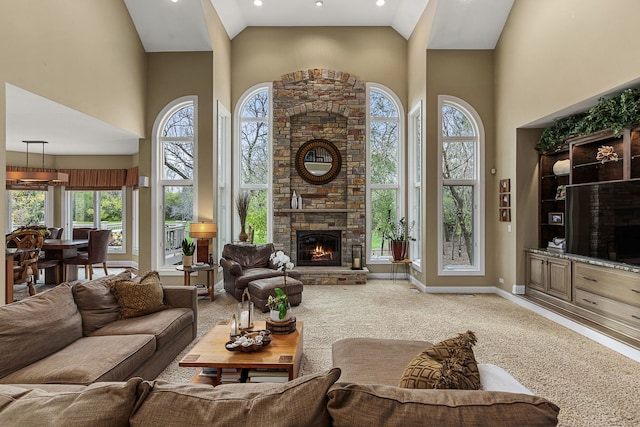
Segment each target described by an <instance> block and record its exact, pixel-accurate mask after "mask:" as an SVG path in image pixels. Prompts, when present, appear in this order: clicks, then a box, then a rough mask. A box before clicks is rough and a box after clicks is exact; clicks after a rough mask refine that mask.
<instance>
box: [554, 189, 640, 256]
mask: <svg viewBox="0 0 640 427" xmlns="http://www.w3.org/2000/svg"><path fill="white" fill-rule="evenodd" d="M566 201H567V203H566V209H567V212H566V216H567V220H566V221H565V227H566V230H565V231H566V236H567V252H568V253H571V254H576V255H584V256H588V257H591V258H599V259H605V260H611V261H617V262H623V263H626V264H633V265H640V181H624V182H608V183H599V184H588V185H577V186H568V187H567V195H566Z"/></svg>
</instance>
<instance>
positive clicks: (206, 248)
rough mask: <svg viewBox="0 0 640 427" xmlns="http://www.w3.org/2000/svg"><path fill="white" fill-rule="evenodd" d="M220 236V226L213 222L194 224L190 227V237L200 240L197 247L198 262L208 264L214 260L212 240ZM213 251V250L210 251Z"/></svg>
mask: <svg viewBox="0 0 640 427" xmlns="http://www.w3.org/2000/svg"><path fill="white" fill-rule="evenodd" d="M217 234H218V225H217V224H215V223H213V222H192V223H191V226H190V227H189V237H191V238H192V239H198V241H197V243H196V246H197V250H196V261H197V262H205V263H208V262H210V261H212V259H209V258H210V257H209V255H211V258H213V250H212V247H213V245H212V239H213V238H214V237H216V236H217ZM210 249H211V250H210Z"/></svg>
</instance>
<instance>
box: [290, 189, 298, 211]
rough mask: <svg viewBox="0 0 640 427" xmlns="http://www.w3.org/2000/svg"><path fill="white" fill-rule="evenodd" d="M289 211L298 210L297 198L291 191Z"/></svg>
mask: <svg viewBox="0 0 640 427" xmlns="http://www.w3.org/2000/svg"><path fill="white" fill-rule="evenodd" d="M291 209H298V196H296V190H293V195H292V196H291Z"/></svg>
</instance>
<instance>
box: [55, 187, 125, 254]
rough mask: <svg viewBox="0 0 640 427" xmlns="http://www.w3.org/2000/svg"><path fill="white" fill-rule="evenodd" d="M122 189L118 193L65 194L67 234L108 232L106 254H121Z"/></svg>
mask: <svg viewBox="0 0 640 427" xmlns="http://www.w3.org/2000/svg"><path fill="white" fill-rule="evenodd" d="M124 192H125V187H122V188H121V189H120V190H67V191H65V196H66V204H67V206H66V209H65V212H66V213H67V221H66V227H65V228H67V229H68V230H73V229H74V228H85V227H92V228H97V229H101V230H111V239H110V240H109V252H113V253H121V252H124V229H125V227H124V217H123V213H124V212H125V204H124Z"/></svg>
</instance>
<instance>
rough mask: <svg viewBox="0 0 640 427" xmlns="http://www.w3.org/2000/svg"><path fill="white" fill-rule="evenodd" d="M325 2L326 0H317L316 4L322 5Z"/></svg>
mask: <svg viewBox="0 0 640 427" xmlns="http://www.w3.org/2000/svg"><path fill="white" fill-rule="evenodd" d="M323 3H324V2H323V1H322V0H318V1H316V6H318V7H320V6H322V4H323Z"/></svg>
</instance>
